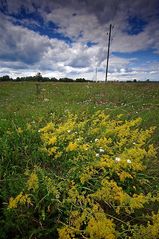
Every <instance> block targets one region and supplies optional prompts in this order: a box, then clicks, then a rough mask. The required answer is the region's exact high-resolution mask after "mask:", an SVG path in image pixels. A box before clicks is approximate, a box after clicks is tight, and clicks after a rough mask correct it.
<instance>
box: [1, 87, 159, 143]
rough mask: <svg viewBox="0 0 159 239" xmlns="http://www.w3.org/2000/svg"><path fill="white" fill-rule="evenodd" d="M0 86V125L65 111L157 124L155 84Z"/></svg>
mask: <svg viewBox="0 0 159 239" xmlns="http://www.w3.org/2000/svg"><path fill="white" fill-rule="evenodd" d="M39 85H40V88H41V93H40V95H37V92H36V83H30V82H22V83H1V84H0V105H1V111H0V119H1V121H0V126H4V125H10V124H11V123H13V122H14V123H15V124H18V125H22V124H26V123H27V122H28V121H31V120H36V119H37V118H38V117H46V118H47V117H48V116H49V115H50V114H51V113H55V114H56V115H59V116H60V115H63V113H64V111H65V110H69V111H71V112H75V113H81V112H83V111H86V112H90V113H92V112H94V111H97V110H99V109H102V110H105V111H106V112H108V114H110V115H112V116H115V115H117V114H124V115H125V116H126V117H128V118H134V117H138V116H139V117H141V118H142V119H143V126H144V127H149V126H152V125H155V126H157V125H158V123H159V84H151V83H148V84H146V83H141V84H140V83H137V84H132V83H130V84H128V83H127V84H122V83H108V84H106V85H105V84H83V83H82V84H80V83H66V84H65V83H39ZM158 133H159V132H158V130H157V133H156V136H155V137H156V142H157V139H158V137H157V136H158V135H159V134H158Z"/></svg>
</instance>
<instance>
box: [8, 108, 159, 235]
mask: <svg viewBox="0 0 159 239" xmlns="http://www.w3.org/2000/svg"><path fill="white" fill-rule="evenodd" d="M122 117H123V116H122V115H119V116H117V117H116V119H113V120H112V119H110V117H109V116H108V115H106V114H105V113H104V112H103V111H98V112H96V113H95V114H93V115H92V116H89V117H87V118H85V117H84V116H83V115H81V118H80V117H77V116H76V115H72V114H70V113H68V115H66V117H64V118H63V119H62V120H61V121H58V124H57V123H54V122H49V123H48V124H47V125H46V126H44V127H43V128H41V129H40V130H39V133H40V138H41V142H42V146H41V148H42V150H43V151H44V152H45V153H46V154H47V155H48V156H49V159H50V161H52V160H54V161H53V163H54V165H56V168H58V169H59V170H58V172H52V175H55V177H54V179H53V177H52V176H48V175H47V174H46V172H45V169H42V168H40V167H39V168H35V169H34V170H33V171H32V172H29V174H28V178H27V181H26V193H27V192H32V193H33V194H35V195H36V197H37V194H36V192H39V194H38V195H41V198H40V199H38V200H37V201H38V202H40V203H43V206H41V208H42V215H43V216H42V218H43V220H44V218H45V220H46V218H47V213H48V215H50V213H51V212H52V211H53V209H54V208H55V205H56V206H57V207H58V212H59V215H58V220H57V221H58V222H59V224H58V225H57V230H58V233H59V239H74V238H85V239H88V238H91V239H95V238H98V239H115V238H125V239H126V238H127V239H128V238H132V239H135V238H138V239H139V238H146V239H149V238H153V239H157V238H159V229H158V227H157V225H159V216H158V215H159V213H158V212H157V210H156V211H155V212H154V214H153V215H148V219H147V220H146V219H145V218H146V217H145V215H146V213H148V212H149V211H148V210H146V208H147V206H148V205H149V204H152V205H153V204H154V203H156V204H157V203H158V202H159V198H158V197H157V196H156V195H152V194H151V193H150V192H147V190H145V189H146V187H147V183H148V181H147V180H145V177H144V175H145V169H146V166H145V165H146V164H147V163H148V162H149V161H150V160H151V159H154V158H155V157H156V150H155V148H154V146H153V145H152V144H148V143H147V142H148V139H149V138H150V137H151V135H152V133H153V131H154V128H153V127H152V128H150V129H146V130H143V129H141V128H140V127H139V125H140V122H141V119H140V118H137V119H134V120H131V121H128V120H124V119H123V120H122ZM61 162H62V163H61ZM61 165H62V166H61ZM41 167H42V166H41ZM141 175H142V177H141ZM46 199H47V200H46ZM15 200H16V198H15V199H13V198H11V199H10V201H9V206H8V207H9V208H11V206H10V205H13V206H12V207H13V208H16V207H17V205H18V204H17V203H16V206H14V205H15V204H14V203H15ZM44 202H45V204H44ZM11 203H12V204H11ZM34 203H36V202H34ZM38 205H39V204H38ZM138 216H139V217H140V220H141V218H144V220H145V221H144V224H142V223H140V222H141V221H139V220H138V218H137V217H138ZM48 217H49V216H48ZM60 217H61V218H60ZM59 218H60V220H59Z"/></svg>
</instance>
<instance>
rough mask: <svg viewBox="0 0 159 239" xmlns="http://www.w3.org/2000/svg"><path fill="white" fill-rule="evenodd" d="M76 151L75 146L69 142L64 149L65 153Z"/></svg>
mask: <svg viewBox="0 0 159 239" xmlns="http://www.w3.org/2000/svg"><path fill="white" fill-rule="evenodd" d="M76 149H77V144H76V143H72V142H70V143H69V145H68V146H67V148H66V152H69V151H75V150H76Z"/></svg>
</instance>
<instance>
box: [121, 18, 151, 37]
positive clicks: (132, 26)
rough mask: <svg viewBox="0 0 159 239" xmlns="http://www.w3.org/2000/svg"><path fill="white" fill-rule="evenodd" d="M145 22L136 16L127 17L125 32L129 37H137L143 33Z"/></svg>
mask: <svg viewBox="0 0 159 239" xmlns="http://www.w3.org/2000/svg"><path fill="white" fill-rule="evenodd" d="M146 25H147V22H146V21H145V20H143V19H141V18H139V17H137V16H129V18H128V28H127V29H126V30H125V31H126V32H127V33H128V34H129V35H138V34H139V33H141V32H143V31H144V28H145V26H146Z"/></svg>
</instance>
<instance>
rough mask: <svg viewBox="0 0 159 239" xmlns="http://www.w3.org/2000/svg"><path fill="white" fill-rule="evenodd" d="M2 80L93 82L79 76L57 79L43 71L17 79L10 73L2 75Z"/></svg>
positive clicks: (0, 78) (0, 79)
mask: <svg viewBox="0 0 159 239" xmlns="http://www.w3.org/2000/svg"><path fill="white" fill-rule="evenodd" d="M0 81H17V82H20V81H41V82H44V81H47V82H92V81H91V80H86V79H85V78H77V79H75V80H73V79H71V78H67V77H64V78H60V79H57V78H55V77H52V78H49V77H43V76H42V75H41V73H38V74H36V75H35V76H25V77H17V78H16V79H13V78H11V77H10V76H8V75H4V76H1V77H0Z"/></svg>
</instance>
